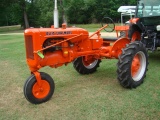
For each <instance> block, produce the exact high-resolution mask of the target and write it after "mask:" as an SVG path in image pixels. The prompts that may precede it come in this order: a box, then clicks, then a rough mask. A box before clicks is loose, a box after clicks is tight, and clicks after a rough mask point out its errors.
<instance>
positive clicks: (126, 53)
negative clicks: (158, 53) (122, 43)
mask: <svg viewBox="0 0 160 120" xmlns="http://www.w3.org/2000/svg"><path fill="white" fill-rule="evenodd" d="M147 66H148V55H147V50H146V48H145V46H144V45H143V44H142V43H141V42H140V41H135V42H132V43H130V44H128V45H127V47H126V48H124V49H123V50H122V54H121V55H120V56H119V61H118V63H117V67H118V69H117V74H118V80H119V82H120V84H121V85H122V86H123V87H125V88H136V87H137V86H139V85H140V84H142V83H143V80H144V78H145V76H146V72H147Z"/></svg>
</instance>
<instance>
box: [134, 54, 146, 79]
mask: <svg viewBox="0 0 160 120" xmlns="http://www.w3.org/2000/svg"><path fill="white" fill-rule="evenodd" d="M145 69H146V57H145V54H144V53H143V52H141V51H140V52H138V53H137V54H136V55H135V56H134V58H133V61H132V66H131V75H132V78H133V80H134V81H139V80H141V78H142V77H143V75H144V73H145Z"/></svg>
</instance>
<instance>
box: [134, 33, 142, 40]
mask: <svg viewBox="0 0 160 120" xmlns="http://www.w3.org/2000/svg"><path fill="white" fill-rule="evenodd" d="M140 39H141V34H140V33H139V32H138V31H135V32H134V33H133V35H132V41H136V40H140Z"/></svg>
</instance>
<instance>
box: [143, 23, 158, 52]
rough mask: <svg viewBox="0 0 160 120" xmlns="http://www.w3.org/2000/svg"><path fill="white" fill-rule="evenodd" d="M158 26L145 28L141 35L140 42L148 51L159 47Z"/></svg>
mask: <svg viewBox="0 0 160 120" xmlns="http://www.w3.org/2000/svg"><path fill="white" fill-rule="evenodd" d="M159 27H160V26H154V27H153V26H146V27H145V31H144V32H143V33H142V35H141V37H142V38H141V40H142V42H143V43H144V44H145V45H146V48H147V49H149V50H152V51H154V50H156V49H157V47H160V28H159Z"/></svg>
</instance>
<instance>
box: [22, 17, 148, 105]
mask: <svg viewBox="0 0 160 120" xmlns="http://www.w3.org/2000/svg"><path fill="white" fill-rule="evenodd" d="M106 19H108V20H109V21H110V22H108V23H107V24H106V25H104V26H103V27H102V28H100V29H99V30H97V31H96V32H95V33H93V34H92V35H90V36H89V32H88V31H87V30H85V29H82V28H76V27H71V28H67V27H66V24H62V28H57V29H55V28H53V27H51V28H29V29H26V30H25V32H24V37H25V46H26V61H27V64H28V66H29V69H30V72H31V76H30V77H29V78H28V79H27V80H26V82H25V84H24V95H25V97H26V99H27V100H28V101H29V102H31V103H33V104H40V103H43V102H46V101H48V100H49V99H50V98H51V97H52V95H53V93H54V89H55V84H54V81H53V79H52V78H51V76H49V75H48V74H47V73H44V72H38V70H39V69H41V68H42V67H45V66H50V67H51V68H57V67H60V66H62V65H67V64H68V63H71V62H72V63H73V66H74V68H75V70H76V71H77V72H79V73H80V74H91V73H94V72H95V71H96V70H97V67H99V64H100V62H101V59H118V63H117V76H118V80H119V82H120V84H121V85H122V86H123V87H125V88H136V87H137V86H139V85H140V84H141V83H142V82H143V80H144V77H145V75H146V71H147V65H148V58H147V51H146V48H145V46H144V45H143V44H142V43H141V42H140V41H135V42H130V40H129V39H128V38H126V37H123V38H119V39H117V40H115V41H113V40H111V39H107V38H102V37H101V34H100V32H101V31H102V30H103V29H105V30H106V31H109V30H111V31H113V30H114V29H115V25H114V23H113V21H112V19H110V18H106ZM111 24H112V27H111ZM106 67H107V66H106Z"/></svg>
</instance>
